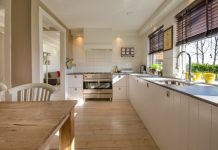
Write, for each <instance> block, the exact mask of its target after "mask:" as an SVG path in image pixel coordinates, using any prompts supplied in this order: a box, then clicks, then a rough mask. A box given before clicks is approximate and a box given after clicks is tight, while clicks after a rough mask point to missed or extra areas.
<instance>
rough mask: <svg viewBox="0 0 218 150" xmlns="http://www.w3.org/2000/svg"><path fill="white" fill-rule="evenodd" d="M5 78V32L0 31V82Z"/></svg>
mask: <svg viewBox="0 0 218 150" xmlns="http://www.w3.org/2000/svg"><path fill="white" fill-rule="evenodd" d="M3 80H4V33H1V32H0V82H2V81H3Z"/></svg>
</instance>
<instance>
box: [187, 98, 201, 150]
mask: <svg viewBox="0 0 218 150" xmlns="http://www.w3.org/2000/svg"><path fill="white" fill-rule="evenodd" d="M198 101H199V100H197V99H194V98H191V97H190V98H189V134H188V135H189V138H188V143H189V144H188V148H189V149H190V150H198V112H199V108H198Z"/></svg>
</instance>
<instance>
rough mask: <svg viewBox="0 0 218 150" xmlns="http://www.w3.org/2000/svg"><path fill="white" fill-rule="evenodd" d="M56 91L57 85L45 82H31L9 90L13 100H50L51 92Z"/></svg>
mask: <svg viewBox="0 0 218 150" xmlns="http://www.w3.org/2000/svg"><path fill="white" fill-rule="evenodd" d="M55 91H56V89H55V87H53V86H51V85H49V84H44V83H30V84H24V85H20V86H16V87H14V88H12V89H10V90H9V94H10V95H11V98H12V101H18V102H27V101H50V97H51V94H52V93H54V92H55Z"/></svg>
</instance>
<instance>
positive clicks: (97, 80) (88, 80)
mask: <svg viewBox="0 0 218 150" xmlns="http://www.w3.org/2000/svg"><path fill="white" fill-rule="evenodd" d="M108 81H109V82H112V79H84V81H83V82H108Z"/></svg>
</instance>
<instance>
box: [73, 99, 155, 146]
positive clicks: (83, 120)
mask: <svg viewBox="0 0 218 150" xmlns="http://www.w3.org/2000/svg"><path fill="white" fill-rule="evenodd" d="M75 132H76V133H75V134H76V135H75V150H159V149H158V148H157V146H156V144H155V143H154V141H153V139H152V138H151V136H150V134H149V133H148V131H147V129H146V128H145V127H144V125H143V123H142V121H141V120H140V118H139V117H138V115H137V114H136V112H135V110H134V109H133V108H132V106H131V104H130V103H129V102H128V101H114V102H107V101H88V102H86V103H85V104H84V105H83V106H77V107H76V119H75Z"/></svg>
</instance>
